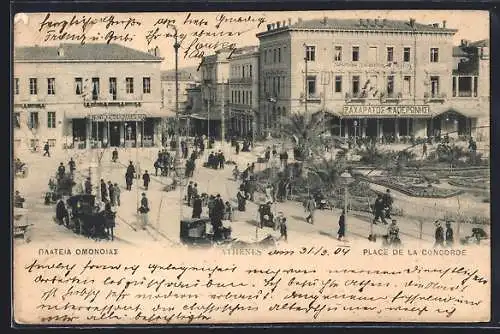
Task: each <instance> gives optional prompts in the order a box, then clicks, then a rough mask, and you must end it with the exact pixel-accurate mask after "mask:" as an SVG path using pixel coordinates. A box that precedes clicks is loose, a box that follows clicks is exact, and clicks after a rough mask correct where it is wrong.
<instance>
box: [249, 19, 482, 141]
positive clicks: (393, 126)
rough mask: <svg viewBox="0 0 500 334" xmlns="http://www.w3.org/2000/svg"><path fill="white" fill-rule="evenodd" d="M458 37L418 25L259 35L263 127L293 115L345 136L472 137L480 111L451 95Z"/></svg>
mask: <svg viewBox="0 0 500 334" xmlns="http://www.w3.org/2000/svg"><path fill="white" fill-rule="evenodd" d="M456 31H457V30H455V29H450V28H447V27H446V22H442V23H434V24H420V23H417V22H416V21H415V20H414V19H409V20H408V21H397V20H386V19H359V20H354V19H342V20H340V19H331V18H327V17H324V18H323V19H319V20H309V21H303V20H302V19H300V18H299V19H298V21H297V22H296V23H294V24H292V22H291V20H288V21H283V22H276V23H272V24H268V25H267V31H264V32H261V33H259V34H257V37H258V38H259V40H260V59H261V61H260V75H259V78H260V80H261V85H260V87H261V91H260V94H259V95H260V111H261V112H263V114H264V115H265V116H264V117H262V119H261V121H262V122H263V123H264V127H266V128H270V129H271V131H272V130H273V129H274V130H275V131H276V130H278V128H277V127H278V126H279V122H277V120H278V119H279V117H281V116H284V115H287V114H288V113H293V112H319V111H323V112H326V113H329V114H331V115H333V118H332V131H333V133H334V134H336V135H341V136H352V135H357V136H369V137H383V136H393V137H395V138H399V137H400V136H410V135H412V136H415V137H426V136H435V135H439V134H440V133H442V132H443V131H445V132H450V131H451V132H453V131H455V132H454V133H458V134H467V133H468V132H472V133H473V132H474V127H473V126H472V127H471V126H470V124H474V123H475V120H476V119H477V117H478V116H477V110H473V109H471V107H469V106H468V104H466V103H463V102H466V101H465V97H464V98H463V99H458V96H454V95H453V94H454V92H456V90H455V87H458V86H454V82H455V81H454V79H453V80H452V76H453V71H454V57H453V36H454V35H455V33H456ZM486 73H488V72H486ZM474 82H476V83H477V86H478V87H477V89H476V88H474V89H476V90H478V91H479V90H482V91H484V92H485V94H486V92H487V90H483V89H485V88H484V87H479V85H482V84H483V83H482V81H474ZM474 85H476V84H473V85H472V87H476V86H474ZM455 97H456V98H457V99H455ZM481 112H483V113H488V110H481ZM467 124H469V126H468V125H467Z"/></svg>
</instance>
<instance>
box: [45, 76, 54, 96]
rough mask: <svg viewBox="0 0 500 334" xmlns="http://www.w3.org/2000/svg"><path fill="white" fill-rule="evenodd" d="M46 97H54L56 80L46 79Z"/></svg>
mask: <svg viewBox="0 0 500 334" xmlns="http://www.w3.org/2000/svg"><path fill="white" fill-rule="evenodd" d="M47 95H56V79H55V78H48V79H47Z"/></svg>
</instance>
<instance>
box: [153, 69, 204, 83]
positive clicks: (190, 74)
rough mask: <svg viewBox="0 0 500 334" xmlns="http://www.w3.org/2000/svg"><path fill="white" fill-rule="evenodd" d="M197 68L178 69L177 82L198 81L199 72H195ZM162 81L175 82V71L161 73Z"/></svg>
mask: <svg viewBox="0 0 500 334" xmlns="http://www.w3.org/2000/svg"><path fill="white" fill-rule="evenodd" d="M197 69H198V66H190V67H180V68H179V80H193V81H198V80H200V77H201V75H200V72H198V71H197ZM161 79H162V80H175V69H170V70H165V71H161Z"/></svg>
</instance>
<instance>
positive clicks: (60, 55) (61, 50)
mask: <svg viewBox="0 0 500 334" xmlns="http://www.w3.org/2000/svg"><path fill="white" fill-rule="evenodd" d="M57 56H58V57H64V49H63V47H62V46H59V48H58V49H57Z"/></svg>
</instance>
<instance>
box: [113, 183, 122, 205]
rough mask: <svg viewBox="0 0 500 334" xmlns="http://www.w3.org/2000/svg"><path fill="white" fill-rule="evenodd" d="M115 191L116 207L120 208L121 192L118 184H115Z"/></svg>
mask: <svg viewBox="0 0 500 334" xmlns="http://www.w3.org/2000/svg"><path fill="white" fill-rule="evenodd" d="M113 190H114V194H115V202H116V205H118V206H120V192H121V190H120V186H118V183H115V185H114V187H113Z"/></svg>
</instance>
